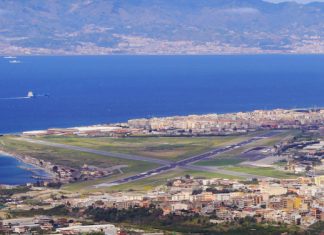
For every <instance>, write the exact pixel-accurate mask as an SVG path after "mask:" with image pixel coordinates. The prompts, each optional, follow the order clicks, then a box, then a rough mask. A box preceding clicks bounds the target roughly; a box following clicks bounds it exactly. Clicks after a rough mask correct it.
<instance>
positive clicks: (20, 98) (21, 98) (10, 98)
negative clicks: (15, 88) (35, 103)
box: [0, 96, 30, 100]
mask: <svg viewBox="0 0 324 235" xmlns="http://www.w3.org/2000/svg"><path fill="white" fill-rule="evenodd" d="M24 99H30V97H27V96H26V97H8V98H0V100H24Z"/></svg>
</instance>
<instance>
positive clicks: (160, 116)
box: [0, 106, 324, 152]
mask: <svg viewBox="0 0 324 235" xmlns="http://www.w3.org/2000/svg"><path fill="white" fill-rule="evenodd" d="M277 109H279V110H287V111H294V110H312V109H320V110H322V109H324V106H320V107H299V108H283V107H277V108H269V109H266V108H263V109H251V110H245V111H236V112H206V113H190V114H176V115H171V116H168V115H166V116H164V115H157V116H152V117H135V118H130V119H127V120H124V121H122V120H121V121H115V122H97V123H89V124H75V125H62V126H56V127H44V128H35V129H25V130H20V131H13V132H0V137H1V136H6V135H22V134H23V133H24V132H34V131H45V130H48V129H70V128H78V127H89V126H97V125H115V124H119V123H127V122H128V121H130V120H136V119H150V118H170V117H186V116H192V115H196V116H203V115H213V114H217V115H224V114H236V113H240V112H243V113H248V112H255V111H258V110H261V111H271V110H277ZM0 152H1V150H0Z"/></svg>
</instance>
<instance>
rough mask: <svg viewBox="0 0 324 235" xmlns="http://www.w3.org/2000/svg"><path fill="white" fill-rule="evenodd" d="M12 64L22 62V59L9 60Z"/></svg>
mask: <svg viewBox="0 0 324 235" xmlns="http://www.w3.org/2000/svg"><path fill="white" fill-rule="evenodd" d="M9 63H10V64H20V63H21V61H20V60H9Z"/></svg>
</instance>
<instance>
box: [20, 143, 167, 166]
mask: <svg viewBox="0 0 324 235" xmlns="http://www.w3.org/2000/svg"><path fill="white" fill-rule="evenodd" d="M16 139H17V140H23V141H26V142H29V143H33V144H40V145H45V146H51V147H56V148H63V149H69V150H75V151H80V152H85V153H93V154H97V155H102V156H107V157H115V158H121V159H126V160H136V161H143V162H150V163H156V164H159V165H168V164H171V163H172V162H171V161H166V160H161V159H156V158H149V157H143V156H137V155H133V154H124V153H114V152H107V151H102V150H95V149H89V148H84V147H78V146H74V145H67V144H59V143H53V142H49V141H44V140H35V139H30V138H23V137H21V138H16Z"/></svg>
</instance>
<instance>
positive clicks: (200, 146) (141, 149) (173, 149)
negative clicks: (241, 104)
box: [38, 136, 249, 161]
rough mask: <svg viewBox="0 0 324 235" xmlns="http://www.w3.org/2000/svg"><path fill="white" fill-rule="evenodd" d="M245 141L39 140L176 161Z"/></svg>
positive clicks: (232, 138) (225, 138) (223, 138)
mask: <svg viewBox="0 0 324 235" xmlns="http://www.w3.org/2000/svg"><path fill="white" fill-rule="evenodd" d="M247 138H249V136H220V137H131V138H109V137H95V138H89V137H57V136H50V137H44V138H38V139H41V140H46V141H50V142H56V143H61V144H67V145H73V146H79V147H85V148H90V149H97V150H103V151H108V152H116V153H126V154H134V155H138V156H145V157H151V158H158V159H164V160H171V161H177V160H181V159H185V158H187V157H190V156H194V155H197V154H200V153H203V152H206V151H208V150H210V149H213V148H217V147H219V146H224V145H227V144H231V143H235V142H239V141H242V140H245V139H247Z"/></svg>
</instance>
